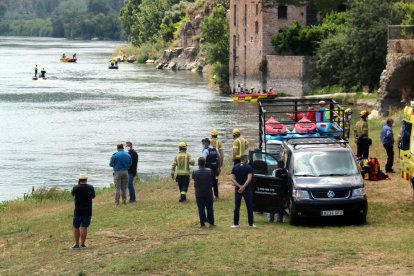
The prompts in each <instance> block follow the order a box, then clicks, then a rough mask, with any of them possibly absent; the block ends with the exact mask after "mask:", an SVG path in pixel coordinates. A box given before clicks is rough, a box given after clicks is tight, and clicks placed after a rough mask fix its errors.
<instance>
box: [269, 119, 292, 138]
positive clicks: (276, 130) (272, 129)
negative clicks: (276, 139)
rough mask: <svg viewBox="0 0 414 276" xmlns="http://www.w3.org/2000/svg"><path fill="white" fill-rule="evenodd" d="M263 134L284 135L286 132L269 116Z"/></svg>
mask: <svg viewBox="0 0 414 276" xmlns="http://www.w3.org/2000/svg"><path fill="white" fill-rule="evenodd" d="M265 132H266V134H271V135H285V134H286V132H287V130H286V127H285V125H284V124H282V123H280V122H279V121H278V120H276V119H275V118H273V117H272V116H271V117H270V118H269V119H268V120H267V121H266V123H265Z"/></svg>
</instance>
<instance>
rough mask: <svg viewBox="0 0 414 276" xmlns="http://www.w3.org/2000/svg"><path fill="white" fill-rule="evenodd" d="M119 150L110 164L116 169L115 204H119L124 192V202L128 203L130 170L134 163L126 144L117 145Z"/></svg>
mask: <svg viewBox="0 0 414 276" xmlns="http://www.w3.org/2000/svg"><path fill="white" fill-rule="evenodd" d="M116 148H117V152H115V153H114V154H113V155H112V157H111V160H110V161H109V166H111V167H112V168H113V169H114V184H115V204H116V205H117V206H118V205H119V197H120V194H122V203H123V204H126V190H127V186H128V170H129V168H130V167H131V165H132V158H131V156H130V155H129V154H128V153H127V152H125V151H124V145H123V144H119V145H117V147H116Z"/></svg>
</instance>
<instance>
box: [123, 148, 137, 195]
mask: <svg viewBox="0 0 414 276" xmlns="http://www.w3.org/2000/svg"><path fill="white" fill-rule="evenodd" d="M125 145H126V151H127V152H128V153H129V155H130V156H131V159H132V164H131V167H129V169H128V191H129V203H134V202H136V197H135V188H134V179H135V176H137V167H138V153H137V152H136V151H135V150H134V149H133V148H132V142H130V141H128V142H126V143H125Z"/></svg>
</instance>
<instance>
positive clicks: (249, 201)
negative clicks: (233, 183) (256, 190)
mask: <svg viewBox="0 0 414 276" xmlns="http://www.w3.org/2000/svg"><path fill="white" fill-rule="evenodd" d="M242 198H244V202H245V203H246V208H247V219H248V221H249V225H250V226H251V225H253V193H252V190H251V189H247V190H244V191H243V193H239V192H237V191H236V192H235V194H234V225H239V219H240V205H241V200H242Z"/></svg>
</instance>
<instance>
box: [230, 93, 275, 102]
mask: <svg viewBox="0 0 414 276" xmlns="http://www.w3.org/2000/svg"><path fill="white" fill-rule="evenodd" d="M276 97H277V94H276V93H263V94H261V93H253V94H249V93H240V94H234V95H233V101H234V102H251V103H257V100H258V99H274V98H276Z"/></svg>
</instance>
